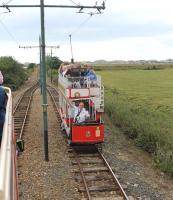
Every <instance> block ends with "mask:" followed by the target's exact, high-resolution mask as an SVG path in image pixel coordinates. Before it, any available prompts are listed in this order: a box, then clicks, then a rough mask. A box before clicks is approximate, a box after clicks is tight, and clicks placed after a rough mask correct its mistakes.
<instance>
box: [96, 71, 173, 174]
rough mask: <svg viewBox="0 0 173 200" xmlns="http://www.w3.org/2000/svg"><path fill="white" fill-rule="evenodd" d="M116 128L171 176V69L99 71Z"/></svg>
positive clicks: (172, 88)
mask: <svg viewBox="0 0 173 200" xmlns="http://www.w3.org/2000/svg"><path fill="white" fill-rule="evenodd" d="M98 73H99V74H101V75H102V79H103V83H104V85H105V108H106V112H107V113H108V114H109V115H110V116H111V119H112V121H113V123H114V124H115V125H118V126H120V127H121V128H122V129H123V130H124V131H125V132H126V133H127V134H128V135H129V137H131V138H133V139H134V140H135V142H136V144H137V145H138V146H140V147H142V148H143V149H145V150H146V151H148V152H150V153H152V155H153V158H154V160H155V163H156V164H157V165H158V166H160V168H161V169H162V170H163V171H165V172H168V173H169V174H171V175H173V69H164V70H142V69H138V70H135V69H133V70H114V71H112V70H111V71H108V70H107V71H106V70H105V71H100V72H98Z"/></svg>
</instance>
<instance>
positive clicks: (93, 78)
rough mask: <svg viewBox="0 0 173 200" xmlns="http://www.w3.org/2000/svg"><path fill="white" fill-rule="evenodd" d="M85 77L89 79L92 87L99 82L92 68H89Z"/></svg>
mask: <svg viewBox="0 0 173 200" xmlns="http://www.w3.org/2000/svg"><path fill="white" fill-rule="evenodd" d="M85 76H86V77H87V78H88V79H89V83H90V85H91V86H94V85H96V82H97V76H96V73H95V72H94V70H93V68H92V67H91V66H88V68H87V71H86V73H85Z"/></svg>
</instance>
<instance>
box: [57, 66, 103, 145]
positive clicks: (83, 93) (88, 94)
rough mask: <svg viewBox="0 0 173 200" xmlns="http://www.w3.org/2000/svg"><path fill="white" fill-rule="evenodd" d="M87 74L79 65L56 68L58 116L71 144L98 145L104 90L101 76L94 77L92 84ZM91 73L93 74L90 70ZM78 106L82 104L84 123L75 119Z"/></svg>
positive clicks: (101, 136) (100, 134) (85, 68)
mask: <svg viewBox="0 0 173 200" xmlns="http://www.w3.org/2000/svg"><path fill="white" fill-rule="evenodd" d="M90 70H91V69H90ZM87 73H88V69H87V67H86V66H82V65H81V64H69V65H64V64H62V65H61V66H60V69H59V79H58V91H59V113H60V116H61V120H62V128H63V129H64V130H65V132H66V134H67V136H68V141H69V143H70V144H98V143H102V142H103V141H104V124H103V121H102V113H103V112H104V87H103V85H102V84H101V77H100V76H98V75H97V76H96V75H95V79H94V81H92V80H90V77H89V76H87ZM92 73H94V74H95V72H94V71H93V70H92ZM79 104H83V105H84V108H83V109H84V110H85V113H87V115H88V116H87V118H86V120H83V121H82V120H81V121H77V120H76V118H80V117H79V116H80V112H78V113H77V112H76V110H77V109H78V107H79ZM82 112H83V111H82ZM75 113H77V115H76V116H75ZM83 113H84V112H83ZM82 117H84V115H83V116H82ZM82 117H81V119H82Z"/></svg>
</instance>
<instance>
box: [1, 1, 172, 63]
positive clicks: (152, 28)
mask: <svg viewBox="0 0 173 200" xmlns="http://www.w3.org/2000/svg"><path fill="white" fill-rule="evenodd" d="M6 2H8V0H0V4H2V3H6ZM102 2H103V0H97V5H101V4H102ZM39 3H40V1H39V0H11V2H10V3H9V4H39ZM74 3H76V4H80V5H91V6H92V5H95V3H96V0H45V4H55V5H74ZM105 3H106V9H105V10H104V11H103V13H102V14H96V15H93V16H90V15H89V14H87V13H90V12H95V10H87V9H85V10H84V11H85V13H81V14H79V13H77V12H78V10H77V9H65V8H46V9H45V35H46V45H54V46H57V45H59V46H60V48H58V49H53V56H58V57H59V58H60V59H62V60H67V61H68V60H70V59H71V52H70V43H69V34H71V35H72V44H73V54H74V59H75V60H77V61H94V60H101V59H104V60H140V59H144V60H148V59H157V60H164V59H169V58H173V12H172V8H173V1H172V0H106V1H105ZM4 12H6V10H5V9H4V8H0V56H13V57H14V58H16V59H17V60H18V61H20V62H38V61H39V49H37V48H36V49H28V50H26V49H20V48H19V45H20V46H28V45H29V46H31V45H36V46H38V38H39V35H40V29H41V28H40V10H39V8H11V12H10V13H4ZM46 53H47V54H50V49H49V48H47V49H46Z"/></svg>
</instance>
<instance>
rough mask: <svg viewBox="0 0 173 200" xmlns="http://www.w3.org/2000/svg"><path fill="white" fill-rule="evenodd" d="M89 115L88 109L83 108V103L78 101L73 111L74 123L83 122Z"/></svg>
mask: <svg viewBox="0 0 173 200" xmlns="http://www.w3.org/2000/svg"><path fill="white" fill-rule="evenodd" d="M89 117H90V115H89V113H88V111H87V110H86V109H85V108H84V103H83V102H80V103H79V106H78V107H76V106H75V111H74V123H83V122H85V121H86V120H87V119H89Z"/></svg>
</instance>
